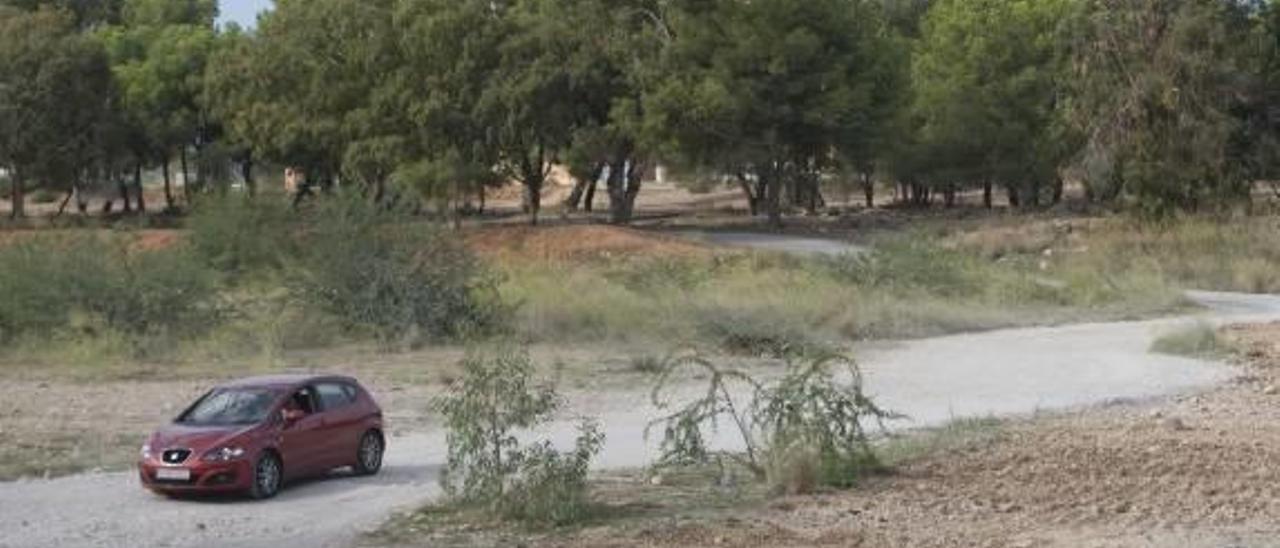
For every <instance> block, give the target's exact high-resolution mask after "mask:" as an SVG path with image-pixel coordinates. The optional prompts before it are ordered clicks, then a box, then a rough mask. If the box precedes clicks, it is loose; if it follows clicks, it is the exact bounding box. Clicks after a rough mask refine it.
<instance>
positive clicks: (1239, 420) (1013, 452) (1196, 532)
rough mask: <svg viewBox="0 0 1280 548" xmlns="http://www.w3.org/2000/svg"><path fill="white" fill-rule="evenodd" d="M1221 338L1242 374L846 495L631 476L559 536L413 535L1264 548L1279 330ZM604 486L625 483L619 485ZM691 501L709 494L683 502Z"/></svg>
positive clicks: (1279, 535) (949, 457)
mask: <svg viewBox="0 0 1280 548" xmlns="http://www.w3.org/2000/svg"><path fill="white" fill-rule="evenodd" d="M1225 333H1226V335H1227V336H1228V337H1229V338H1230V339H1231V340H1233V341H1235V344H1236V345H1238V346H1237V347H1238V348H1239V349H1240V350H1239V352H1240V354H1241V356H1242V357H1241V361H1242V362H1243V363H1244V364H1245V366H1244V368H1243V369H1242V371H1243V372H1242V374H1241V376H1240V377H1239V378H1238V379H1236V381H1234V382H1232V383H1230V384H1228V385H1226V386H1223V387H1221V388H1218V389H1214V390H1212V391H1209V392H1204V393H1201V394H1196V395H1187V396H1179V397H1171V398H1163V399H1158V400H1152V401H1145V402H1133V401H1117V402H1115V403H1113V404H1110V405H1106V406H1102V407H1098V408H1092V409H1089V410H1086V411H1081V412H1073V413H1065V414H1054V415H1043V416H1037V417H1032V418H1026V419H1017V420H1012V421H1006V422H1004V423H1003V425H1001V426H1000V427H999V429H998V431H996V432H995V433H994V435H983V436H975V438H974V439H973V440H971V441H970V442H967V443H962V444H960V445H959V446H956V447H953V448H951V449H948V450H945V451H941V452H933V453H931V454H929V455H928V456H925V457H923V458H917V459H914V460H909V461H907V462H905V463H904V464H902V465H901V466H900V467H899V468H898V469H897V470H896V472H895V473H894V474H893V475H890V476H886V477H879V478H873V479H871V480H869V481H867V483H866V484H865V485H863V486H862V487H861V488H859V489H857V490H855V491H851V492H846V493H830V494H822V495H815V496H803V497H791V498H785V499H757V498H754V497H751V496H748V497H745V502H743V503H739V504H737V505H736V506H735V505H728V506H726V505H724V504H723V503H721V504H720V505H718V506H719V507H717V504H715V503H714V502H710V503H709V502H708V500H716V499H715V497H714V489H715V488H712V487H709V486H708V485H709V484H706V483H704V484H703V485H701V486H700V487H690V486H671V487H654V486H650V485H648V484H647V483H646V482H645V481H644V477H643V476H638V475H637V476H635V477H632V478H630V480H614V479H610V480H606V481H605V482H603V483H602V484H601V487H602V492H603V493H604V497H605V498H606V500H608V501H609V502H610V504H612V505H613V508H614V512H615V513H617V514H619V515H620V516H621V517H620V518H617V519H613V520H612V521H610V520H602V521H601V522H600V523H595V524H590V525H588V526H586V527H585V528H583V529H580V530H576V531H573V532H569V533H545V532H542V533H538V532H524V533H522V532H518V531H516V532H512V531H505V532H500V533H465V534H458V533H457V530H458V529H456V528H455V529H454V530H453V531H454V533H453V534H451V535H443V536H441V535H437V536H435V537H427V538H434V539H435V540H436V541H442V540H443V541H448V542H443V544H445V545H447V544H454V545H526V546H575V547H576V546H593V547H594V546H618V547H621V546H672V547H676V546H682V547H683V546H708V547H710V546H741V547H748V546H750V547H755V546H779V547H781V546H787V547H793V546H939V547H950V546H1028V547H1030V546H1070V547H1076V546H1126V547H1127V546H1204V547H1210V546H1215V547H1216V546H1277V545H1280V392H1277V382H1280V323H1273V324H1267V325H1255V326H1248V327H1231V328H1227V329H1226V330H1225ZM618 481H622V482H623V484H624V485H626V482H627V481H630V484H629V485H627V486H626V487H623V488H621V489H619V488H616V484H617V482H618ZM690 489H701V490H702V491H704V492H707V491H712V494H710V495H704V496H703V498H695V499H692V500H693V503H691V502H690V499H689V498H688V493H689V492H690ZM707 497H711V498H710V499H707ZM462 530H463V531H464V532H465V531H466V529H465V526H464V528H463V529H462ZM405 540H406V539H405V538H404V537H395V536H391V537H381V538H371V539H369V544H370V545H384V544H404V543H405ZM409 544H413V543H412V542H410V543H409ZM438 544H439V542H438Z"/></svg>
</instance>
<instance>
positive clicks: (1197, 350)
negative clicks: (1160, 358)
mask: <svg viewBox="0 0 1280 548" xmlns="http://www.w3.org/2000/svg"><path fill="white" fill-rule="evenodd" d="M1151 351H1152V352H1156V353H1159V354H1172V355H1175V356H1187V357H1191V358H1212V357H1215V356H1219V355H1222V354H1225V353H1226V351H1227V344H1226V342H1225V341H1224V340H1223V339H1222V337H1221V336H1219V335H1218V329H1217V328H1216V327H1214V326H1213V325H1211V324H1209V323H1207V322H1199V323H1196V324H1194V325H1188V326H1182V327H1179V328H1177V329H1174V330H1171V331H1169V332H1168V333H1165V334H1163V335H1160V337H1159V338H1157V339H1156V340H1155V341H1153V342H1152V343H1151Z"/></svg>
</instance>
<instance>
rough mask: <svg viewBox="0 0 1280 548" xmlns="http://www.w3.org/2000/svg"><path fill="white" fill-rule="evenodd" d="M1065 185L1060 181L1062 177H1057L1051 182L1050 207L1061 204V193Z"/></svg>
mask: <svg viewBox="0 0 1280 548" xmlns="http://www.w3.org/2000/svg"><path fill="white" fill-rule="evenodd" d="M1065 186H1066V185H1065V184H1064V183H1063V181H1062V177H1058V178H1056V179H1054V181H1053V202H1052V205H1058V204H1060V203H1062V193H1063V190H1065V189H1064V187H1065Z"/></svg>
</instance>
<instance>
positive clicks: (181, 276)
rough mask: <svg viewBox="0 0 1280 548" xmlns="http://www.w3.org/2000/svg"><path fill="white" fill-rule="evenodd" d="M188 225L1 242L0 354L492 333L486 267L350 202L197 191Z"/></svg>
mask: <svg viewBox="0 0 1280 548" xmlns="http://www.w3.org/2000/svg"><path fill="white" fill-rule="evenodd" d="M190 224H191V227H192V229H191V232H190V235H189V237H188V238H186V239H181V240H178V241H177V242H175V243H174V244H173V245H171V246H168V247H161V248H158V249H157V248H154V247H147V246H142V245H137V241H136V239H134V238H132V237H131V236H130V235H129V234H128V233H127V232H125V233H121V234H123V235H121V234H112V235H110V236H104V235H102V234H98V233H92V232H69V233H62V234H59V235H57V236H56V237H55V236H36V237H31V238H23V239H22V240H21V241H20V242H18V243H15V244H12V245H6V246H0V264H3V265H4V268H3V269H0V295H3V296H4V298H2V299H0V343H10V344H8V345H6V347H5V348H0V352H2V351H5V350H6V349H7V351H8V352H9V353H10V354H11V355H12V354H14V353H17V354H20V355H21V356H22V357H25V358H41V357H43V358H46V359H35V360H34V361H42V362H43V361H50V360H57V361H68V360H70V361H76V362H82V361H88V359H89V357H90V356H103V357H108V358H110V357H119V358H130V359H131V358H135V357H139V356H145V357H175V356H177V355H179V354H183V353H186V352H194V353H196V355H197V356H207V355H213V356H218V357H237V356H243V355H250V356H263V355H267V356H270V355H278V354H279V353H280V352H282V351H284V350H287V349H289V348H297V347H314V346H325V345H328V344H333V343H335V342H339V341H347V340H370V339H372V340H377V341H379V342H381V343H394V344H395V345H404V344H409V345H412V344H419V343H424V342H433V341H440V340H455V339H459V338H465V337H469V336H472V335H475V334H486V333H490V332H493V331H495V330H499V329H501V328H503V326H504V325H505V323H504V322H505V314H506V311H507V308H506V307H505V306H504V305H503V304H502V303H501V302H499V300H498V298H497V293H496V290H495V287H494V286H495V282H494V279H493V277H492V276H491V275H490V271H489V270H488V269H487V268H485V267H484V266H483V265H481V264H480V263H479V262H478V261H476V260H475V259H474V258H472V256H471V255H470V254H469V253H468V252H467V251H466V250H465V249H464V248H463V247H462V246H461V244H460V243H458V242H457V241H456V239H455V238H454V237H453V235H452V234H448V233H445V232H442V231H441V230H438V229H436V228H433V227H432V226H430V225H425V224H422V223H417V222H415V220H414V219H412V218H410V217H408V216H406V215H404V214H402V213H400V212H396V211H388V210H385V209H383V208H377V207H375V206H373V205H372V204H370V203H369V201H368V200H362V199H360V198H359V197H345V196H334V197H328V198H326V200H324V201H321V202H319V203H317V204H316V205H315V206H314V207H312V208H310V209H308V210H304V211H297V212H295V211H290V210H289V209H288V208H287V207H285V206H284V205H283V204H274V203H272V202H271V201H268V200H258V201H247V200H244V199H243V198H242V197H237V196H230V197H226V198H221V199H219V198H212V197H210V198H206V199H205V200H202V201H201V202H200V203H199V204H198V207H197V210H196V213H195V215H194V216H193V217H192V219H191V220H190ZM41 348H45V349H46V350H45V351H43V352H41V350H40V349H41ZM41 354H43V356H41Z"/></svg>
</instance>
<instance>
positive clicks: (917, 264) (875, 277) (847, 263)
mask: <svg viewBox="0 0 1280 548" xmlns="http://www.w3.org/2000/svg"><path fill="white" fill-rule="evenodd" d="M818 260H819V261H823V262H824V263H825V264H826V266H827V267H828V268H829V269H830V270H831V273H832V274H833V275H834V276H835V277H836V278H837V279H839V280H843V281H845V282H847V283H852V284H854V285H859V286H862V287H866V288H878V289H885V290H914V291H924V292H927V293H931V294H936V295H948V296H961V295H972V294H974V293H977V292H979V291H981V289H982V287H983V285H984V283H985V282H986V281H987V280H986V279H985V276H983V274H984V272H983V271H982V269H981V265H980V264H979V260H978V259H977V258H976V257H974V256H972V255H968V254H964V253H960V252H957V251H951V250H947V249H943V248H941V247H939V246H937V245H935V244H933V243H932V242H930V241H928V240H926V239H923V238H918V237H907V238H896V239H892V240H886V241H884V242H882V243H880V244H878V245H877V246H876V247H875V248H874V249H872V250H871V251H868V252H866V253H858V254H845V255H841V256H838V257H833V258H827V259H822V258H819V259H818Z"/></svg>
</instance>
